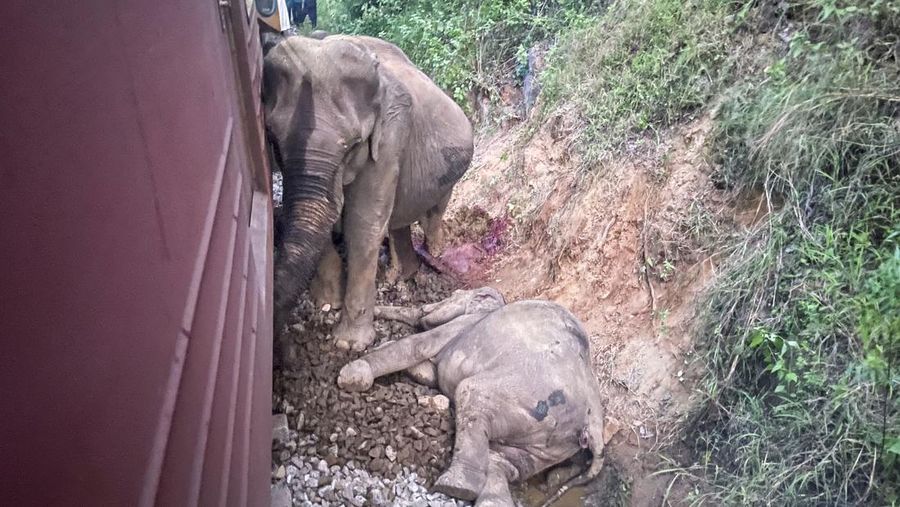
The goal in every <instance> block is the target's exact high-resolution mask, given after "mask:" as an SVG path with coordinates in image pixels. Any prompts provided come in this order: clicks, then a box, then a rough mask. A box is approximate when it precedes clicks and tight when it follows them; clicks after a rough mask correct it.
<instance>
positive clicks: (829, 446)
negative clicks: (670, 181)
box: [692, 1, 900, 505]
mask: <svg viewBox="0 0 900 507" xmlns="http://www.w3.org/2000/svg"><path fill="white" fill-rule="evenodd" d="M886 6H887V8H886ZM790 9H791V10H790V11H788V12H785V13H782V15H784V16H786V17H787V18H793V21H794V22H795V23H798V24H799V25H800V26H801V27H802V29H801V30H799V31H798V32H797V33H795V34H794V35H793V37H792V40H791V43H790V47H789V48H788V50H787V51H786V53H785V54H784V55H783V57H781V58H778V59H776V60H775V61H774V62H773V64H772V65H771V66H770V67H769V68H768V70H767V72H766V73H765V75H764V76H760V77H759V79H754V80H750V81H749V82H746V83H744V84H742V85H739V86H736V87H734V88H732V89H731V90H730V91H729V93H728V96H727V98H726V100H725V103H724V104H723V106H722V109H721V112H720V114H719V117H718V118H717V129H716V132H715V134H714V137H715V139H714V144H713V148H714V150H713V151H714V153H716V156H717V158H718V162H719V165H720V172H719V175H718V176H719V178H720V180H721V182H722V183H723V184H724V185H726V186H727V187H729V188H732V189H733V190H734V191H735V192H736V193H745V194H746V193H753V192H760V193H762V195H763V196H764V197H765V199H766V200H767V201H768V203H769V205H770V207H771V209H772V212H771V213H770V215H769V217H768V219H767V220H766V221H764V222H763V223H762V224H761V225H760V226H759V227H757V228H755V229H754V230H752V231H750V232H749V233H748V234H747V235H746V236H745V237H743V238H741V241H739V242H737V243H736V244H734V245H733V246H732V248H731V255H730V257H729V258H728V260H727V261H726V262H725V263H724V264H723V266H724V268H725V273H724V274H723V275H722V276H721V277H720V279H719V282H718V284H717V286H716V287H715V288H714V289H713V291H712V292H711V293H710V295H709V298H708V301H707V306H706V309H705V316H706V325H705V327H704V330H703V333H704V337H705V339H706V344H707V346H708V348H709V352H708V364H709V374H708V376H707V378H706V389H707V392H708V394H709V399H710V403H709V405H708V407H707V408H706V411H705V412H704V413H702V414H701V417H700V419H699V421H698V431H696V432H695V433H694V435H695V437H696V442H695V444H696V448H697V451H698V454H697V455H698V457H699V458H700V459H699V461H700V464H699V465H697V466H695V467H694V468H693V470H692V473H694V474H697V475H698V476H702V477H705V478H706V479H707V480H709V482H710V488H709V490H708V491H707V493H706V496H705V497H703V498H704V499H705V500H706V501H708V502H709V501H712V502H713V503H716V504H771V505H823V504H824V505H847V504H858V503H869V504H873V505H881V504H891V503H896V502H897V501H898V500H900V496H898V495H900V401H898V398H897V389H898V387H900V364H898V359H900V67H898V62H897V60H896V56H894V55H892V54H891V53H890V52H889V51H885V50H884V48H885V47H888V46H889V41H890V39H891V37H892V35H891V32H883V31H881V30H883V29H884V27H885V26H897V20H898V19H900V18H898V16H900V8H898V5H897V4H896V3H894V4H893V5H891V4H890V3H885V2H855V3H847V2H844V3H842V4H840V5H837V6H835V4H834V3H833V2H823V1H807V2H798V3H795V4H793V5H792V6H791V7H790ZM828 9H832V10H830V11H829V10H828ZM834 9H836V10H834ZM892 16H893V17H892Z"/></svg>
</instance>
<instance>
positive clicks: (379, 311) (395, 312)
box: [375, 306, 425, 327]
mask: <svg viewBox="0 0 900 507" xmlns="http://www.w3.org/2000/svg"><path fill="white" fill-rule="evenodd" d="M424 314H425V312H423V311H422V310H420V309H418V308H406V307H403V306H376V307H375V317H377V318H380V319H385V320H396V321H399V322H402V323H404V324H407V325H409V326H412V327H416V326H418V325H419V319H421V318H422V316H423V315H424Z"/></svg>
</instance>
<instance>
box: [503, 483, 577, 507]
mask: <svg viewBox="0 0 900 507" xmlns="http://www.w3.org/2000/svg"><path fill="white" fill-rule="evenodd" d="M533 483H534V481H529V483H527V484H525V486H524V488H523V489H521V490H519V491H516V493H517V494H516V496H517V497H518V498H519V499H520V500H521V501H522V503H524V504H525V505H528V506H529V507H537V506H540V505H542V504H543V502H544V500H545V499H546V498H547V496H549V495H551V494H553V493H555V490H554V491H550V492H548V493H544V492H542V491H541V490H539V489H538V488H537V485H536V484H533ZM585 494H586V491H585V489H584V488H583V487H577V488H572V489H570V490H569V491H566V494H565V495H563V496H562V497H561V498H560V499H559V500H557V501H556V502H554V503H553V506H552V507H582V506H583V505H584V495H585Z"/></svg>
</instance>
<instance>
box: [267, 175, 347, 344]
mask: <svg viewBox="0 0 900 507" xmlns="http://www.w3.org/2000/svg"><path fill="white" fill-rule="evenodd" d="M285 166H286V167H285V170H284V205H283V210H282V214H283V222H282V224H283V227H284V230H283V231H282V237H281V246H280V251H279V255H278V257H277V259H276V261H275V294H274V299H275V301H274V304H275V308H274V310H275V311H274V313H275V332H276V334H277V333H278V332H280V331H281V329H282V328H283V327H284V325H285V324H286V323H287V317H288V314H289V313H290V310H291V306H292V305H293V303H294V301H295V299H296V297H297V295H298V294H299V293H300V292H301V291H302V290H305V289H306V288H307V287H308V286H309V281H310V279H311V278H312V275H313V273H314V272H315V269H316V266H317V265H318V262H319V258H320V256H321V254H322V251H323V249H324V247H325V245H326V244H327V243H326V242H327V241H331V231H332V228H333V226H334V223H335V222H336V221H337V220H338V218H339V217H340V203H339V200H340V196H338V195H336V194H337V193H338V192H340V189H339V188H337V185H338V184H339V183H338V182H337V181H336V178H337V177H338V163H337V162H332V161H327V160H315V159H309V158H305V159H303V160H301V161H298V162H296V163H291V162H290V161H287V162H286V163H285Z"/></svg>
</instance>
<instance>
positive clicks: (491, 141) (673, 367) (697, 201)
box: [447, 115, 737, 505]
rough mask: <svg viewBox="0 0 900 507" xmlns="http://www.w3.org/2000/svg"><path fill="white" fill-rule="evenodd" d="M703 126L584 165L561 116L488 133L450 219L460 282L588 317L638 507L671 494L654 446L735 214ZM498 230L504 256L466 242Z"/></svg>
mask: <svg viewBox="0 0 900 507" xmlns="http://www.w3.org/2000/svg"><path fill="white" fill-rule="evenodd" d="M710 125H711V122H710V120H709V115H703V116H699V117H697V118H695V119H693V120H691V121H689V122H687V123H686V124H684V125H683V126H682V127H681V128H678V129H676V130H673V131H671V132H667V133H664V134H663V135H662V136H661V138H660V139H659V140H658V142H657V141H656V140H654V141H653V142H648V143H644V144H643V145H640V144H638V145H634V146H631V147H630V149H629V150H628V152H627V153H624V154H623V155H622V156H619V157H615V158H612V159H610V160H607V161H604V162H602V163H600V164H598V165H597V166H595V167H591V168H584V167H581V166H580V163H579V160H578V159H577V157H575V156H573V155H572V153H573V152H574V149H573V147H572V142H571V140H572V138H573V132H571V130H567V124H566V121H565V119H564V118H554V119H551V121H549V122H547V123H545V125H544V126H543V127H542V128H540V129H539V130H538V131H537V133H536V134H534V135H533V136H531V137H530V139H528V140H524V141H523V139H524V136H525V129H526V128H527V127H526V126H518V127H516V126H514V127H512V128H508V129H505V130H504V131H503V132H501V133H495V134H490V135H483V136H481V137H480V138H479V139H478V142H477V146H478V149H477V150H476V159H475V161H474V162H473V167H472V168H471V169H470V171H469V173H468V174H467V175H466V176H465V178H464V180H463V181H462V182H460V183H459V184H458V185H457V187H456V190H455V192H454V197H453V200H452V202H451V205H450V208H449V211H448V217H447V222H448V225H449V227H451V229H454V230H455V231H456V232H455V234H456V238H455V239H456V245H455V247H454V248H451V249H450V251H449V252H448V255H449V256H450V257H454V256H460V257H463V258H465V259H467V260H469V261H471V260H472V259H474V261H472V262H469V265H467V268H468V271H467V276H466V279H465V283H467V284H469V285H492V286H494V287H496V288H498V289H500V290H501V291H502V292H503V293H504V295H505V296H506V297H507V298H508V300H511V301H512V300H520V299H531V298H542V299H549V300H553V301H556V302H559V303H561V304H563V305H565V306H567V307H568V308H570V309H571V310H572V311H573V312H574V313H575V314H576V315H577V316H578V317H579V318H580V319H582V321H583V322H584V324H585V327H586V329H587V330H588V332H589V333H590V335H591V345H592V350H593V364H594V369H595V372H596V374H597V378H598V380H599V381H600V383H601V385H602V388H603V391H604V393H605V395H606V397H607V400H608V405H607V427H608V431H607V438H608V439H609V447H608V458H607V463H608V464H609V468H610V472H611V473H612V474H614V475H615V476H616V477H617V481H619V482H620V484H619V487H620V488H625V492H626V494H625V495H624V496H623V498H624V497H629V498H630V501H629V503H630V504H632V505H650V504H655V505H659V502H660V501H661V500H662V497H663V496H664V495H666V494H672V491H669V493H667V491H666V490H667V488H668V482H669V481H671V479H672V478H671V477H666V476H651V475H650V474H651V473H652V472H655V471H657V470H658V465H659V463H660V458H659V452H661V451H663V450H667V452H677V448H678V446H677V445H675V444H677V442H678V440H679V438H678V436H679V430H680V425H681V423H682V422H683V420H684V417H685V416H686V415H687V414H688V412H689V410H690V409H691V407H692V403H693V401H694V400H693V397H692V392H693V385H694V383H695V382H696V379H697V378H698V376H699V373H700V369H701V368H702V365H701V364H698V363H697V362H695V361H694V354H693V343H692V339H693V336H694V335H693V333H692V326H693V324H694V317H695V310H696V308H697V305H698V303H699V297H700V295H701V294H702V292H703V289H704V288H705V287H706V285H707V284H708V283H709V282H710V281H711V280H712V278H713V277H714V276H715V264H716V258H715V256H714V255H713V252H710V251H707V250H706V249H704V248H703V247H702V245H709V244H712V243H714V240H715V236H716V235H723V234H725V233H726V231H728V230H730V228H731V227H732V226H733V225H732V224H733V223H734V222H735V220H736V219H737V217H735V216H734V213H733V212H732V211H731V210H729V209H727V208H726V206H725V202H726V196H725V195H724V194H723V193H722V192H721V191H719V190H717V189H716V187H715V185H714V182H713V181H712V179H711V175H712V168H711V166H710V164H709V163H708V162H707V157H706V154H705V151H704V146H705V141H706V137H707V135H708V133H709V130H710ZM467 224H469V225H468V226H467ZM500 229H502V233H501V234H500V236H501V238H500V240H499V243H500V244H501V245H502V249H500V250H499V251H494V252H489V251H488V250H487V249H486V248H484V247H483V245H482V244H479V243H478V241H474V240H473V238H472V237H469V238H465V237H463V236H464V235H465V232H466V231H471V233H472V234H471V235H472V236H474V237H476V238H491V237H492V234H496V232H497V231H498V230H500ZM460 231H462V232H460ZM484 241H485V240H484V239H482V240H481V242H482V243H484ZM473 250H474V251H475V253H472V251H473ZM454 262H456V263H457V264H465V263H464V262H462V263H461V262H459V261H454ZM601 482H602V481H601ZM598 487H599V486H598ZM679 487H686V486H685V485H677V484H676V485H675V490H677V488H679Z"/></svg>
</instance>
